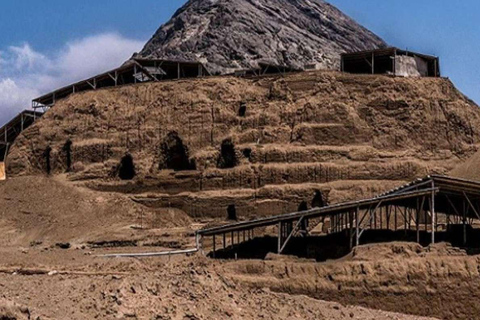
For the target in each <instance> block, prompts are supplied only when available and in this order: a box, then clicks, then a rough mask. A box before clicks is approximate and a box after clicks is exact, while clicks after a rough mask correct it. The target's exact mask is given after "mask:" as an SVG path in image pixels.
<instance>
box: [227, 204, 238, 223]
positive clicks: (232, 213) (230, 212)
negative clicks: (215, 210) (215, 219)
mask: <svg viewBox="0 0 480 320" xmlns="http://www.w3.org/2000/svg"><path fill="white" fill-rule="evenodd" d="M227 219H228V220H237V209H236V208H235V205H234V204H231V205H229V206H228V208H227Z"/></svg>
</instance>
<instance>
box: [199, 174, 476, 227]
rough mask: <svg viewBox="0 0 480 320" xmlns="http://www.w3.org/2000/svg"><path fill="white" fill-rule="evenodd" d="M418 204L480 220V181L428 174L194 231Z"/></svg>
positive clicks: (411, 206) (290, 220) (272, 223)
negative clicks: (367, 192)
mask: <svg viewBox="0 0 480 320" xmlns="http://www.w3.org/2000/svg"><path fill="white" fill-rule="evenodd" d="M426 198H430V199H433V200H434V202H435V204H434V209H432V208H431V207H430V205H431V203H430V201H428V199H427V200H425V199H426ZM420 200H423V201H420ZM419 203H423V207H422V208H420V209H422V210H425V211H428V210H434V211H435V213H436V214H439V213H440V214H449V215H452V216H460V217H464V216H465V218H470V219H479V220H480V182H478V181H472V180H465V179H459V178H452V177H448V176H442V175H431V176H427V177H425V178H423V179H418V180H416V181H414V182H411V183H409V184H407V185H403V186H401V187H399V188H396V189H394V190H391V191H389V192H386V193H384V194H381V195H379V196H377V197H374V198H370V199H365V200H359V201H351V202H345V203H339V204H335V205H331V206H327V207H322V208H313V209H311V210H308V211H302V212H294V213H289V214H282V215H276V216H270V217H266V218H261V219H255V220H251V221H242V222H238V223H233V224H228V225H224V226H219V227H213V228H206V229H202V230H199V231H197V234H198V235H200V236H212V235H218V234H224V233H228V232H233V231H235V232H237V231H243V230H250V229H252V228H257V227H265V226H271V225H276V224H278V223H285V222H292V221H296V220H298V219H300V218H302V217H303V218H318V217H327V216H334V215H340V214H345V213H348V212H352V211H355V210H362V209H368V208H375V207H376V208H378V207H380V206H387V205H395V206H400V207H403V208H412V209H418V207H419Z"/></svg>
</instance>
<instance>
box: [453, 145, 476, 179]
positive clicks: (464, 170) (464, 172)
mask: <svg viewBox="0 0 480 320" xmlns="http://www.w3.org/2000/svg"><path fill="white" fill-rule="evenodd" d="M450 175H452V176H454V177H458V178H464V179H471V180H477V181H480V152H479V151H477V152H476V153H475V154H473V155H472V156H471V157H469V158H468V159H467V160H466V161H465V162H462V163H460V164H458V165H457V166H455V168H453V170H452V171H451V172H450Z"/></svg>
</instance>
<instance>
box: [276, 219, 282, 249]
mask: <svg viewBox="0 0 480 320" xmlns="http://www.w3.org/2000/svg"><path fill="white" fill-rule="evenodd" d="M282 233H283V224H282V223H281V222H279V223H278V239H277V253H278V254H280V250H282Z"/></svg>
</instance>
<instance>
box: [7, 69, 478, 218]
mask: <svg viewBox="0 0 480 320" xmlns="http://www.w3.org/2000/svg"><path fill="white" fill-rule="evenodd" d="M479 124H480V111H479V109H478V107H477V106H476V105H475V104H473V103H472V102H471V101H470V100H468V99H466V98H465V97H464V96H463V95H462V94H461V93H459V92H458V91H457V90H456V89H455V88H454V86H453V85H452V83H451V82H450V81H449V80H447V79H440V78H438V79H433V78H422V79H407V78H391V77H387V76H370V75H369V76H363V75H348V74H341V73H337V72H309V73H299V74H290V75H287V76H285V77H276V76H274V77H263V78H257V79H239V78H233V77H213V78H206V79H195V80H184V81H172V82H162V83H150V84H144V85H138V86H128V87H122V88H117V89H105V90H99V91H96V92H85V93H80V94H75V95H72V96H71V97H69V98H68V99H66V100H63V101H61V102H59V103H58V104H57V105H56V106H55V107H54V108H52V109H51V110H50V111H49V112H48V113H47V114H46V115H45V116H44V117H43V118H42V119H41V120H40V121H39V122H38V123H37V124H36V125H34V126H33V127H31V128H29V129H28V130H26V131H25V132H24V133H23V134H22V135H21V136H20V137H19V138H18V140H17V141H16V143H15V145H14V146H13V147H12V149H11V153H10V155H9V158H8V163H7V166H8V172H9V174H10V175H11V176H12V175H13V176H15V175H31V174H45V173H46V171H47V163H46V161H47V153H46V151H48V150H50V149H51V151H50V152H49V153H48V158H49V159H50V168H51V172H52V174H54V175H57V174H63V173H65V172H66V171H67V163H68V160H67V157H70V162H71V163H72V164H73V165H72V168H71V169H72V170H71V172H70V173H69V174H68V179H70V180H73V181H80V182H79V183H81V184H83V185H84V186H87V187H89V188H91V189H93V190H98V191H107V192H119V193H125V194H128V195H130V196H133V197H134V200H135V201H136V202H138V203H141V204H144V205H146V206H148V207H151V208H159V207H173V208H177V209H181V210H182V211H184V212H185V213H187V214H188V215H189V216H191V217H193V218H203V217H210V218H221V219H223V218H225V217H226V215H227V208H228V207H229V206H232V205H234V206H235V209H236V214H237V215H238V216H239V217H240V218H250V217H256V216H261V215H269V214H278V213H285V212H291V211H295V210H297V208H298V207H299V206H300V204H301V203H302V202H303V201H305V202H306V203H307V206H308V207H310V205H311V203H312V201H314V198H315V196H314V195H315V193H316V191H317V190H320V191H321V192H322V194H323V196H324V198H326V199H325V200H329V201H330V202H338V201H342V200H347V199H357V198H363V197H367V196H371V195H374V194H377V193H379V192H381V191H383V190H385V189H389V188H392V187H394V186H397V185H399V184H402V183H403V182H405V181H409V180H412V179H415V178H417V177H420V176H424V175H427V174H429V173H448V172H449V171H450V170H451V169H453V168H454V167H456V166H457V165H459V164H460V163H462V162H463V161H464V159H466V158H467V157H469V156H471V155H472V154H474V153H475V152H476V151H477V149H478V143H479V137H480V134H479V131H478V130H479V129H478V128H479V127H480V126H479ZM68 141H71V142H72V143H71V144H68V143H67V142H68ZM67 145H68V148H66V146H67ZM127 153H128V154H127ZM126 154H127V155H126ZM68 155H69V156H68ZM122 158H123V159H122ZM130 165H133V166H134V169H135V170H134V172H133V170H130V169H132V168H130ZM133 176H134V177H133ZM131 177H133V179H132V180H128V179H129V178H131ZM121 178H123V179H127V180H122V179H121Z"/></svg>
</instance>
